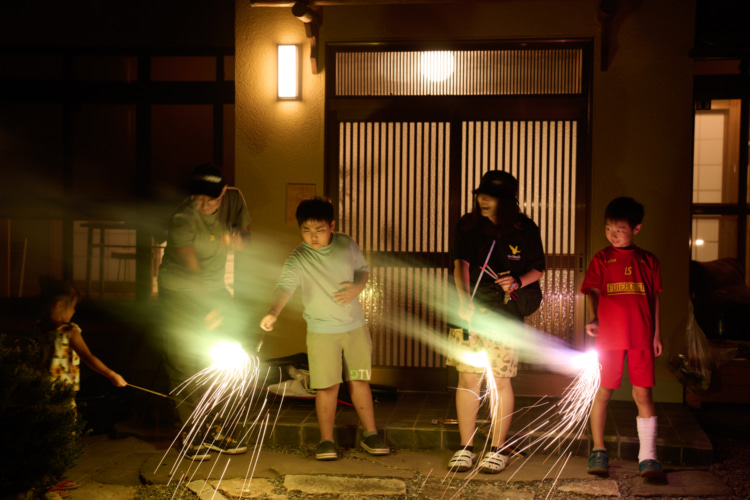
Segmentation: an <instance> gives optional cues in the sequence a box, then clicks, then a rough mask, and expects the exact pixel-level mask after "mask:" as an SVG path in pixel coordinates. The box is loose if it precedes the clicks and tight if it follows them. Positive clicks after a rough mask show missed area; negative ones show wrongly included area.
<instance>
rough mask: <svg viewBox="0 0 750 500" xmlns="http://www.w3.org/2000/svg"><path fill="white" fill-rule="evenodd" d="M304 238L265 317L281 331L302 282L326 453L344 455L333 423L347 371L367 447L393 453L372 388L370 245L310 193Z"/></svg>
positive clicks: (320, 451) (304, 205) (302, 207)
mask: <svg viewBox="0 0 750 500" xmlns="http://www.w3.org/2000/svg"><path fill="white" fill-rule="evenodd" d="M296 216H297V222H298V223H299V227H300V231H301V233H302V243H300V244H299V246H297V248H295V249H294V251H292V253H291V255H289V257H288V258H287V260H286V262H285V263H284V267H283V269H282V271H281V276H280V278H279V281H278V283H277V284H276V288H275V289H274V293H273V298H272V300H271V306H270V308H269V310H268V314H266V316H265V317H263V319H262V320H261V322H260V326H261V328H263V330H265V331H271V330H273V327H274V324H275V323H276V319H277V318H278V316H279V314H280V313H281V311H282V309H284V306H285V305H286V304H287V302H289V299H290V298H291V297H292V295H293V294H294V292H295V290H296V289H297V288H299V289H300V292H301V294H302V303H303V306H304V313H303V316H304V318H305V321H306V322H307V352H308V360H309V364H310V385H311V387H312V388H314V389H316V393H315V410H316V413H317V416H318V426H319V427H320V444H318V447H317V449H316V452H315V458H316V459H318V460H336V459H337V458H338V452H337V450H336V445H335V444H334V441H333V428H334V421H335V416H336V406H337V404H338V393H339V385H340V384H341V383H342V381H343V380H342V378H343V377H342V373H344V374H345V375H346V379H347V383H348V385H349V392H350V394H351V397H352V402H353V403H354V407H355V408H356V410H357V415H358V416H359V419H360V421H361V422H362V427H363V428H364V432H363V439H362V441H361V442H360V445H361V446H362V448H364V449H365V451H367V452H368V453H370V454H372V455H387V454H389V453H390V448H389V447H388V446H387V445H386V444H385V442H384V441H383V440H382V439H381V438H380V437H379V436H378V433H377V428H376V426H375V414H374V410H373V404H372V392H371V391H370V374H371V357H372V343H371V339H370V334H369V331H368V330H367V324H366V323H365V317H364V314H363V313H362V306H361V304H360V302H359V294H360V293H361V292H362V290H364V288H365V285H366V284H367V280H368V278H369V276H370V268H369V266H368V265H367V261H366V260H365V258H364V256H363V255H362V252H361V251H360V249H359V247H358V246H357V244H356V243H355V242H354V240H352V239H351V238H350V237H349V236H347V235H345V234H342V233H336V232H334V227H335V221H334V218H333V205H332V204H331V202H330V201H328V200H326V199H323V198H317V197H316V198H311V199H308V200H303V201H302V202H301V203H300V204H299V206H298V207H297V213H296Z"/></svg>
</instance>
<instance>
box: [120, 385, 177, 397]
mask: <svg viewBox="0 0 750 500" xmlns="http://www.w3.org/2000/svg"><path fill="white" fill-rule="evenodd" d="M128 387H132V388H133V389H138V390H139V391H146V392H150V393H151V394H156V395H157V396H161V397H163V398H168V397H169V396H167V395H166V394H162V393H161V392H156V391H152V390H151V389H146V388H145V387H138V386H137V385H133V384H128Z"/></svg>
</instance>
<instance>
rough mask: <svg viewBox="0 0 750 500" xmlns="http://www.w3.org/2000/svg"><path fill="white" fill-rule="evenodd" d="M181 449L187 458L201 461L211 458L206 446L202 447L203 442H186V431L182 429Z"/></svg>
mask: <svg viewBox="0 0 750 500" xmlns="http://www.w3.org/2000/svg"><path fill="white" fill-rule="evenodd" d="M181 438H182V449H183V451H184V453H185V458H187V459H188V460H194V461H196V462H202V461H203V460H208V459H209V458H211V454H210V453H209V452H208V450H207V449H206V448H204V447H203V443H198V444H193V443H192V442H188V441H187V440H188V432H187V431H182V436H181Z"/></svg>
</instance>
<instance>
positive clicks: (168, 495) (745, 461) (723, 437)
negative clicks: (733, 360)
mask: <svg viewBox="0 0 750 500" xmlns="http://www.w3.org/2000/svg"><path fill="white" fill-rule="evenodd" d="M695 417H696V419H697V420H698V422H699V424H700V425H701V427H703V429H704V430H705V431H706V433H707V434H708V435H709V436H710V437H711V441H712V442H713V444H714V463H713V465H711V466H710V467H708V468H702V469H700V470H708V472H710V473H711V474H713V475H714V476H716V477H717V478H719V479H720V480H721V481H722V482H723V483H724V484H726V485H727V486H728V487H729V488H730V489H731V490H732V492H733V494H732V496H727V497H711V498H712V499H715V500H729V499H732V500H735V499H748V498H750V426H748V422H750V405H713V406H707V405H704V408H703V409H701V410H696V411H695ZM275 451H282V450H275ZM283 451H285V452H286V453H295V454H303V455H310V456H311V455H312V454H313V449H312V448H311V449H295V448H292V449H285V450H283ZM442 479H443V478H442V477H430V478H427V477H424V476H421V475H417V476H416V477H415V478H414V479H412V480H410V481H408V482H407V485H406V487H407V495H406V496H405V497H402V498H404V499H415V498H419V499H422V500H432V499H440V498H442V499H444V500H448V499H449V498H450V497H452V496H453V495H454V493H455V492H457V491H458V489H462V491H461V496H460V498H462V499H464V500H468V499H473V498H482V499H484V498H488V499H489V498H500V497H499V496H497V495H496V493H495V494H493V495H492V496H487V483H485V482H469V483H468V484H466V485H464V483H463V482H462V481H453V483H452V484H450V485H446V484H444V483H441V481H442ZM270 481H271V482H272V483H273V484H275V485H276V486H277V488H276V490H275V491H274V493H275V494H278V495H286V496H287V498H290V499H292V498H305V499H311V500H312V499H333V498H342V497H339V496H338V495H304V494H300V493H294V492H287V491H286V489H285V488H284V486H283V482H284V478H281V477H279V478H274V479H271V480H270ZM567 482H577V481H567ZM617 483H618V488H619V492H620V498H621V499H624V500H630V499H643V498H644V497H636V496H632V495H631V494H630V489H631V486H630V483H629V480H628V478H625V479H620V480H618V481H617ZM562 484H566V481H561V482H560V483H559V484H558V485H562ZM492 486H493V487H495V488H497V489H499V490H501V491H503V492H506V493H507V494H508V496H509V497H511V498H517V499H521V498H527V499H531V498H534V499H545V498H548V497H549V498H551V499H552V498H554V499H556V500H591V499H592V498H595V497H593V496H590V495H589V496H581V495H573V494H570V493H564V492H560V491H559V490H558V489H555V490H553V491H552V492H551V494H550V489H551V486H552V484H551V481H544V482H535V483H505V482H498V483H494V484H492ZM446 488H447V494H444V493H446ZM482 488H484V490H482ZM532 496H533V497H532ZM178 498H179V499H182V500H195V499H197V498H198V496H197V495H195V494H194V493H192V492H191V491H188V490H179V491H178V492H177V494H175V490H174V487H173V486H171V487H165V486H143V487H140V488H139V489H138V492H137V495H136V497H135V500H171V499H178ZM366 498H367V499H369V500H377V499H378V498H383V499H384V498H388V499H389V500H394V497H376V496H371V497H370V496H368V497H366ZM603 498H610V499H611V498H613V497H603ZM706 498H707V497H700V498H699V497H674V496H672V497H649V500H660V499H663V500H667V499H669V500H677V499H680V500H693V499H695V500H706ZM347 500H352V498H351V497H349V498H347Z"/></svg>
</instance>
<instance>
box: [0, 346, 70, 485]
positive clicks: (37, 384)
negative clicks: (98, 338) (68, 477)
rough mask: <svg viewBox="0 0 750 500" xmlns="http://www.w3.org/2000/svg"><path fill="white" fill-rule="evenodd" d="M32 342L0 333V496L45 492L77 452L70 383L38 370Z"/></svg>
mask: <svg viewBox="0 0 750 500" xmlns="http://www.w3.org/2000/svg"><path fill="white" fill-rule="evenodd" d="M38 359H39V348H38V346H37V345H36V343H35V342H34V341H28V342H18V341H16V342H10V341H9V339H8V338H7V336H5V335H0V422H2V424H1V425H0V443H2V444H3V451H4V452H3V453H2V455H1V456H2V458H0V484H1V485H3V489H4V491H3V493H4V494H11V495H13V494H20V493H24V492H26V491H29V490H31V489H36V490H42V491H44V490H46V489H48V488H49V487H50V486H52V485H54V484H55V483H57V482H59V481H60V480H61V479H62V478H63V476H64V474H65V472H66V471H67V470H68V469H70V468H71V467H73V466H74V465H75V464H76V462H77V460H78V458H79V457H80V455H81V446H80V442H79V438H80V436H81V435H82V434H83V430H84V424H83V422H82V421H81V420H80V419H78V418H77V417H76V409H75V406H74V404H73V401H74V391H73V389H72V388H71V387H68V386H66V385H65V384H63V383H61V382H58V381H55V380H53V379H52V378H51V377H49V376H48V375H46V374H44V373H41V372H40V371H38V370H37V369H36V368H35V366H36V363H37V362H38Z"/></svg>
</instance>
